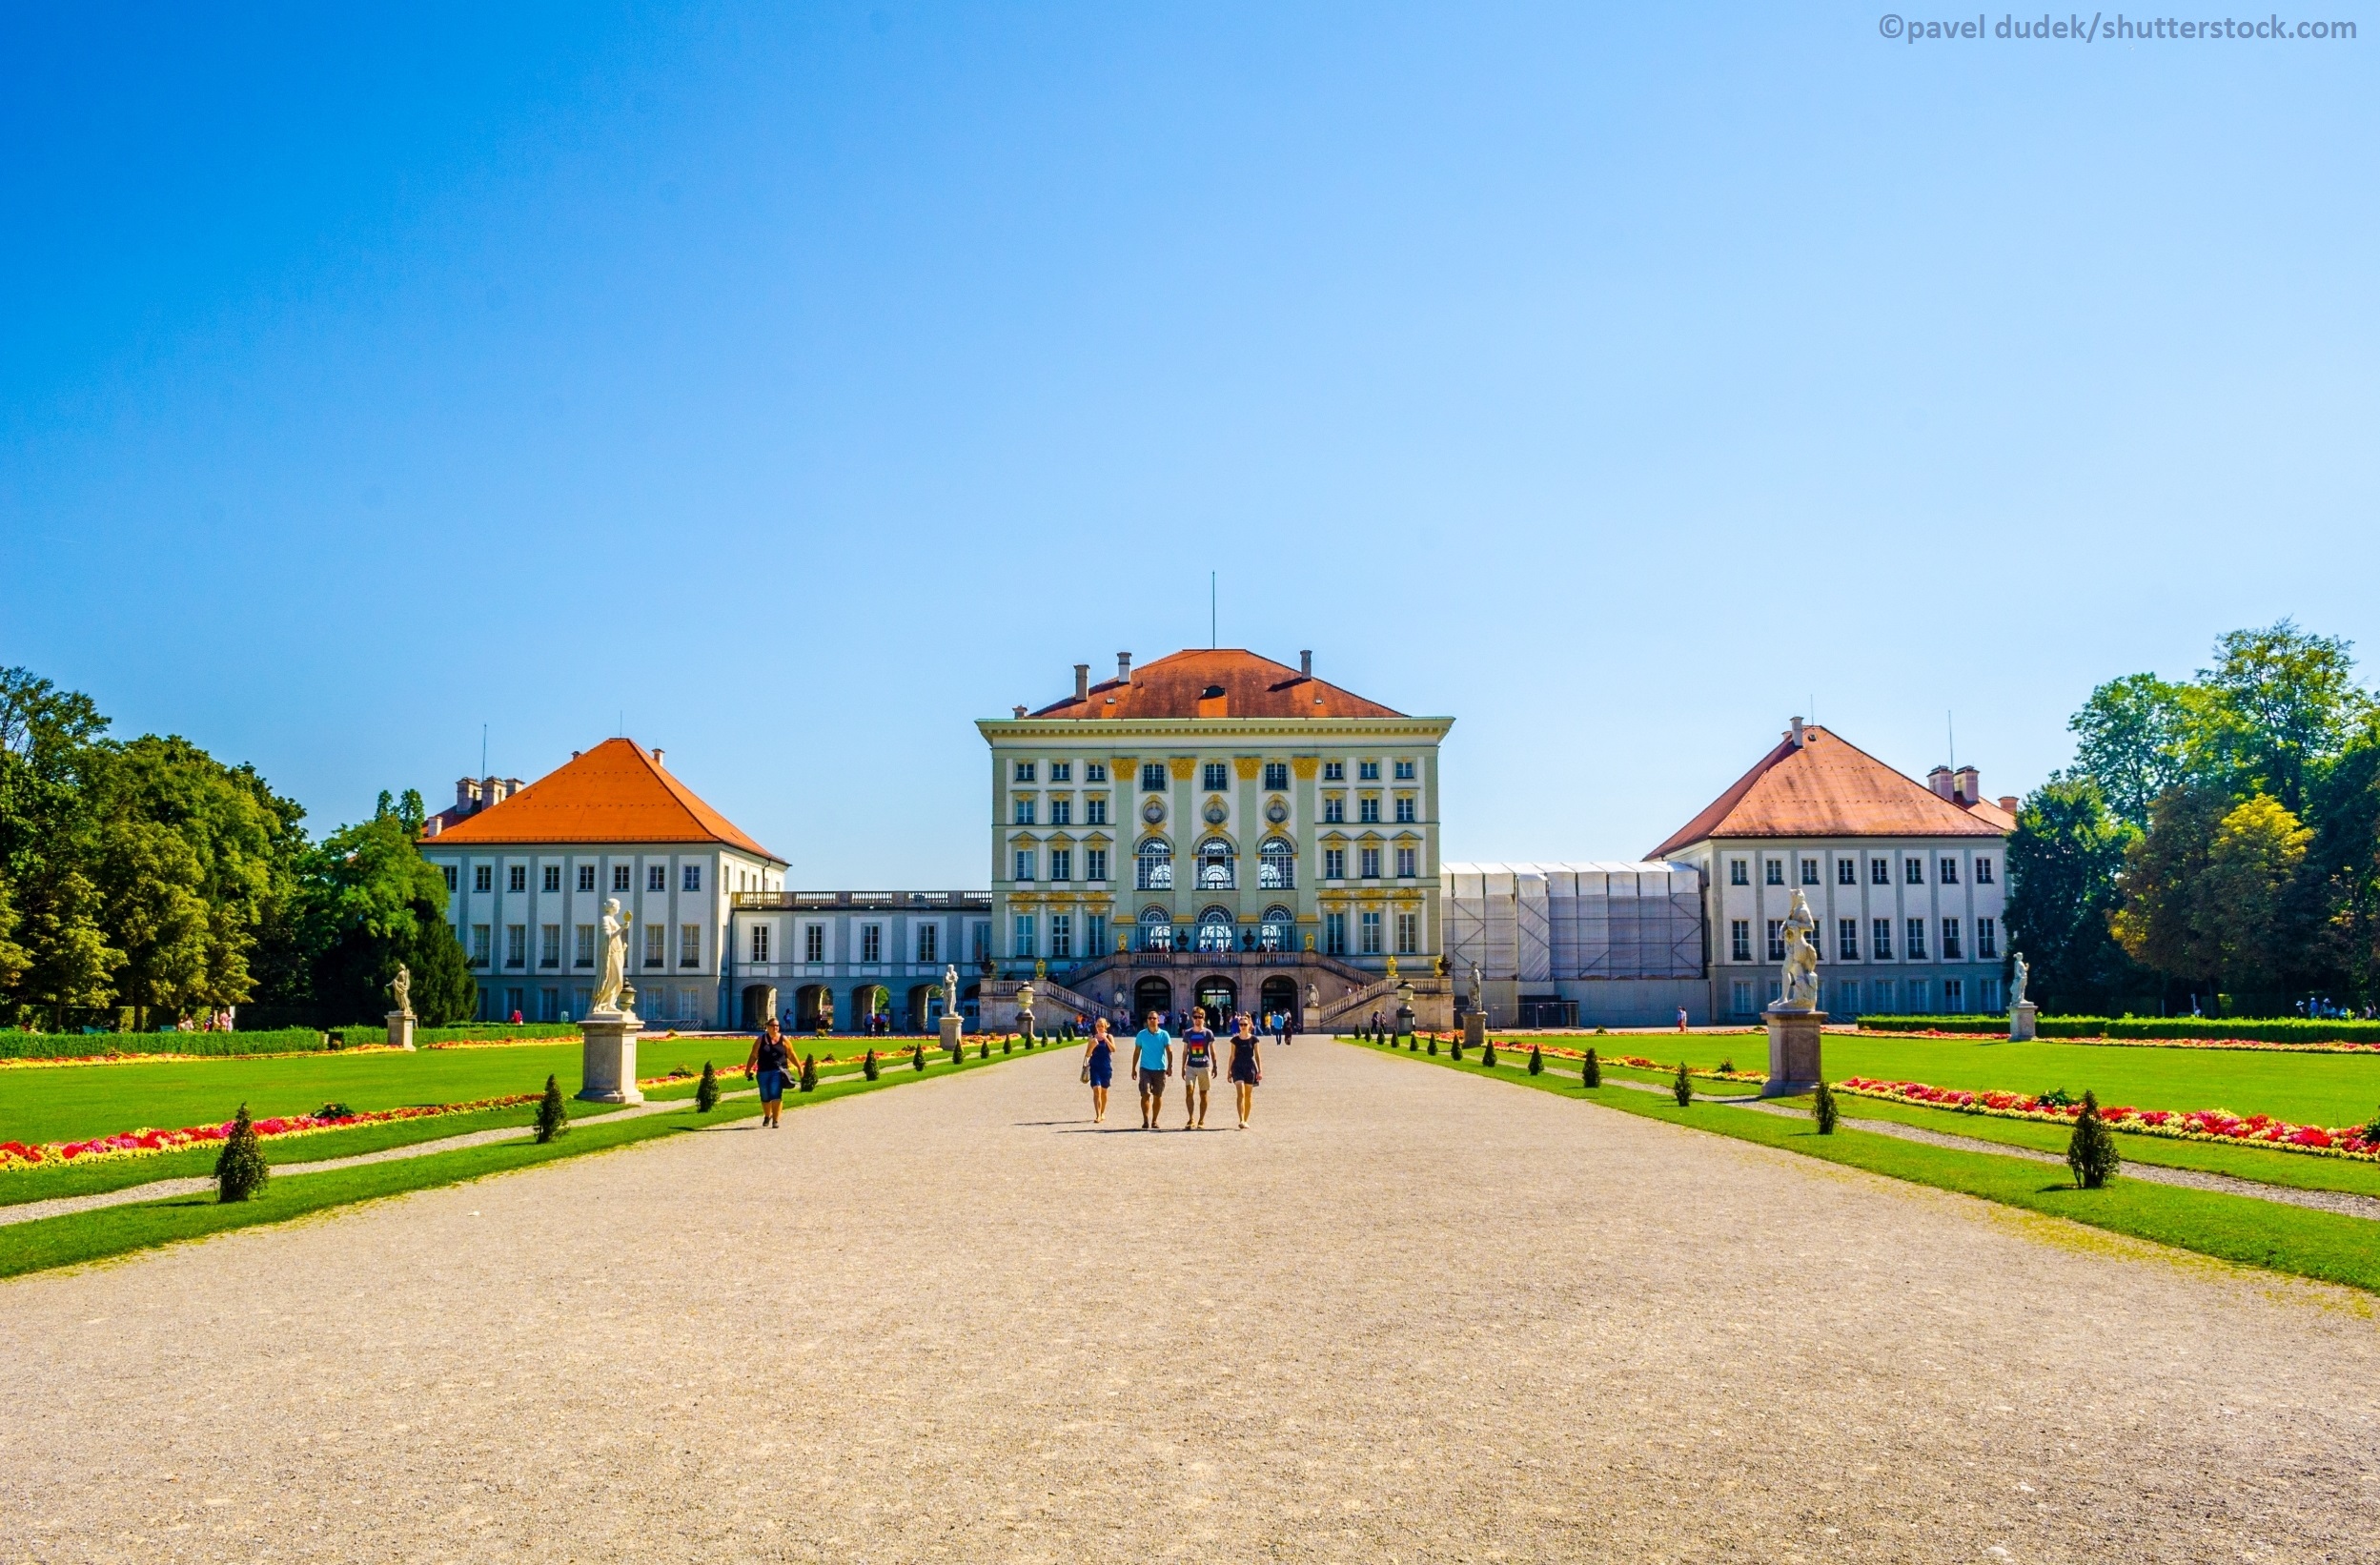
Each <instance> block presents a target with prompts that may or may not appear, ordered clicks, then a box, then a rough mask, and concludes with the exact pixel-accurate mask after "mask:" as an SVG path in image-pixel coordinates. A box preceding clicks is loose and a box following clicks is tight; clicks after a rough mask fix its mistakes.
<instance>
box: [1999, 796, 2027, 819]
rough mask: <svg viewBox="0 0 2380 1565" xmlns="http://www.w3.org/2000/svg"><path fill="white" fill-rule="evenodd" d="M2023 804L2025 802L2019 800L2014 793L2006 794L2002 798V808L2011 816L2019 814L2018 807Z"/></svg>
mask: <svg viewBox="0 0 2380 1565" xmlns="http://www.w3.org/2000/svg"><path fill="white" fill-rule="evenodd" d="M2021 803H2024V801H2023V800H2022V799H2019V798H2018V797H2017V796H2016V795H2015V794H2012V793H2004V794H2002V795H2001V796H2000V807H2001V808H2002V809H2004V810H2006V811H2007V812H2008V813H2009V814H2010V815H2014V814H2015V813H2016V812H2017V806H2018V805H2019V804H2021Z"/></svg>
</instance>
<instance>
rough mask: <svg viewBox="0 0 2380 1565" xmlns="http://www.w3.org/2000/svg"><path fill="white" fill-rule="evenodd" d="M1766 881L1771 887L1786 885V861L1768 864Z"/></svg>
mask: <svg viewBox="0 0 2380 1565" xmlns="http://www.w3.org/2000/svg"><path fill="white" fill-rule="evenodd" d="M1766 879H1767V881H1768V884H1771V885H1782V884H1785V861H1784V860H1782V859H1771V860H1770V861H1769V862H1768V874H1767V877H1766ZM1781 960H1782V959H1781V958H1780V961H1781Z"/></svg>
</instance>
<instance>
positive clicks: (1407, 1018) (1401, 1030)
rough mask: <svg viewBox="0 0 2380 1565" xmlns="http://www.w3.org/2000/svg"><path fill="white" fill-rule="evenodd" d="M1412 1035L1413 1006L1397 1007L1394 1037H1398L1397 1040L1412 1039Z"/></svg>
mask: <svg viewBox="0 0 2380 1565" xmlns="http://www.w3.org/2000/svg"><path fill="white" fill-rule="evenodd" d="M1413 1035H1414V1007H1413V1006H1397V1007H1396V1033H1395V1036H1397V1037H1399V1038H1410V1037H1412V1036H1413Z"/></svg>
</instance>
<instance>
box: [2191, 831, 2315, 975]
mask: <svg viewBox="0 0 2380 1565" xmlns="http://www.w3.org/2000/svg"><path fill="white" fill-rule="evenodd" d="M2312 837H2313V833H2312V832H2310V831H2309V830H2307V829H2306V828H2305V827H2304V826H2303V825H2300V824H2299V823H2298V820H2297V817H2296V816H2294V815H2292V814H2290V813H2289V812H2288V810H2287V809H2285V808H2283V807H2282V805H2281V803H2280V801H2279V800H2277V799H2271V798H2268V797H2267V796H2266V795H2264V794H2257V795H2256V796H2254V797H2253V798H2250V799H2247V800H2244V801H2242V802H2241V803H2238V804H2236V805H2234V806H2233V807H2232V808H2231V810H2230V811H2229V812H2228V813H2227V814H2226V815H2225V816H2224V818H2223V820H2222V822H2221V823H2218V824H2217V825H2216V827H2215V834H2214V837H2213V840H2212V841H2211V842H2210V843H2208V844H2207V871H2206V879H2205V882H2204V884H2202V885H2201V887H2200V888H2199V897H2198V901H2199V906H2200V913H2199V917H2200V920H2201V923H2202V924H2203V925H2204V926H2205V927H2206V929H2207V931H2208V932H2209V933H2210V934H2211V935H2212V937H2213V940H2214V943H2215V948H2216V951H2217V953H2218V959H2219V962H2220V964H2221V965H2220V969H2219V970H2220V971H2221V973H2222V975H2223V979H2224V986H2225V987H2226V988H2227V989H2229V990H2231V991H2233V992H2234V993H2236V994H2238V995H2240V996H2241V997H2242V998H2243V999H2244V1000H2246V1001H2248V1006H2249V1008H2250V1009H2251V1010H2270V1009H2278V1008H2280V1006H2281V997H2282V993H2283V991H2284V990H2285V989H2286V988H2287V987H2288V985H2289V981H2290V979H2291V978H2293V977H2294V976H2295V975H2296V973H2297V972H2299V971H2302V970H2303V967H2304V961H2305V949H2306V942H2307V936H2308V934H2309V931H2308V930H2306V929H2304V928H2302V927H2300V926H2299V922H2298V920H2297V919H2296V918H2295V917H2293V916H2292V913H2293V911H2294V909H2293V906H2292V904H2293V901H2294V899H2293V897H2292V893H2293V891H2294V890H2295V888H2296V885H2297V879H2298V872H2299V869H2300V867H2301V866H2302V865H2303V864H2304V863H2305V860H2306V845H2307V843H2309V841H2311V840H2312Z"/></svg>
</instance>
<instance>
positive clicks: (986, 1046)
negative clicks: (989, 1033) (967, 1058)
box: [975, 1038, 991, 1060]
mask: <svg viewBox="0 0 2380 1565" xmlns="http://www.w3.org/2000/svg"><path fill="white" fill-rule="evenodd" d="M975 1057H976V1058H977V1059H979V1060H988V1059H990V1058H991V1040H990V1039H988V1038H978V1039H976V1040H975Z"/></svg>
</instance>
